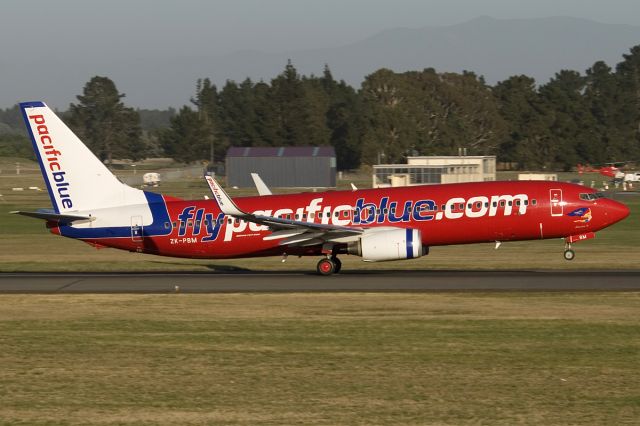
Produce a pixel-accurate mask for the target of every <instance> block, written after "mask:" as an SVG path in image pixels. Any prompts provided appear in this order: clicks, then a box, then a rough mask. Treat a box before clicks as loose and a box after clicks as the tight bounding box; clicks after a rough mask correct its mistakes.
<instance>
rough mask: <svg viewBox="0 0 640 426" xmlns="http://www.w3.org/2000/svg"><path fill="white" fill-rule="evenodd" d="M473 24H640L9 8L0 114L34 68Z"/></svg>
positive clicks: (314, 8) (236, 10)
mask: <svg viewBox="0 0 640 426" xmlns="http://www.w3.org/2000/svg"><path fill="white" fill-rule="evenodd" d="M478 16H491V17H495V18H534V17H549V16H572V17H578V18H586V19H591V20H595V21H599V22H604V23H612V24H633V25H640V1H638V0H609V1H606V2H605V1H602V0H535V1H532V0H526V1H525V0H387V1H383V0H217V1H216V0H210V1H205V0H182V1H173V2H170V1H158V0H156V1H151V0H108V1H104V0H101V1H94V0H56V1H50V0H29V1H18V0H7V1H5V2H3V5H2V8H1V9H0V107H6V106H9V105H12V104H13V103H14V102H15V101H17V100H18V99H6V98H4V97H3V92H8V90H7V89H9V88H12V89H16V87H17V88H20V87H22V86H24V87H25V88H26V87H28V85H29V84H30V82H29V81H27V80H26V79H27V76H28V79H30V80H31V81H33V79H34V76H37V75H39V74H38V73H36V72H35V71H34V68H38V69H42V68H45V69H42V78H43V79H47V70H46V68H47V67H50V68H51V69H54V68H55V70H56V72H57V73H61V74H65V75H67V74H68V75H70V76H71V75H73V73H74V65H75V64H76V63H77V62H78V61H82V62H83V64H84V65H85V67H86V65H87V64H89V72H92V71H95V74H100V71H101V69H103V68H104V66H105V64H110V63H112V62H114V61H116V62H120V63H124V64H126V63H127V62H128V61H135V60H136V58H140V57H157V58H161V57H164V56H167V55H175V56H177V57H189V56H193V55H202V54H208V55H218V54H225V53H231V52H236V51H243V50H257V51H262V52H267V53H269V52H286V51H289V50H298V49H309V48H321V47H337V46H342V45H345V44H349V43H352V42H355V41H358V40H361V39H364V38H366V37H368V36H371V35H373V34H375V33H377V32H379V31H382V30H385V29H391V28H397V27H409V28H420V27H425V26H434V25H451V24H457V23H461V22H465V21H468V20H470V19H473V18H476V17H478ZM47 64H48V65H47ZM3 69H4V71H6V73H5V72H4V71H3ZM25 69H29V70H30V72H28V73H25V72H24V70H25ZM3 74H4V75H5V76H6V78H5V76H3ZM21 76H25V77H24V78H21ZM89 77H90V76H87V78H84V79H83V80H82V83H79V86H81V85H82V84H83V82H86V81H87V80H88V78H89ZM78 78H82V76H78ZM53 79H54V81H49V82H48V84H55V77H54V78H53ZM25 91H27V90H25ZM12 93H13V92H12ZM60 106H63V105H60Z"/></svg>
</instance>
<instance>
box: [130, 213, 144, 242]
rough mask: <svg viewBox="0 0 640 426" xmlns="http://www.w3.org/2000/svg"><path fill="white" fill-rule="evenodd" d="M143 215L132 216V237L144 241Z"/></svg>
mask: <svg viewBox="0 0 640 426" xmlns="http://www.w3.org/2000/svg"><path fill="white" fill-rule="evenodd" d="M142 231H143V227H142V216H131V239H132V240H133V241H138V242H139V241H142V235H143V234H142Z"/></svg>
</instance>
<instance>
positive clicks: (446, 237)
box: [52, 181, 629, 259]
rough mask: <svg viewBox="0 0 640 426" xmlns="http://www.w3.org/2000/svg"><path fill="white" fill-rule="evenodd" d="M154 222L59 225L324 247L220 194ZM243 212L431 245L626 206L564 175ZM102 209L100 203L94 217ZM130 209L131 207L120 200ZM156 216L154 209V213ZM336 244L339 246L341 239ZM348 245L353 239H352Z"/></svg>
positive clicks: (325, 195) (210, 253)
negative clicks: (406, 235) (237, 211)
mask: <svg viewBox="0 0 640 426" xmlns="http://www.w3.org/2000/svg"><path fill="white" fill-rule="evenodd" d="M159 199H160V200H161V201H160V202H159V203H157V204H160V205H156V206H155V208H152V210H154V211H161V212H162V215H161V217H160V215H156V214H155V213H154V223H153V225H151V226H144V227H142V228H141V229H136V230H133V229H132V233H131V234H130V235H126V236H124V235H119V236H116V237H110V236H108V235H101V236H99V237H96V236H95V235H83V234H82V233H75V234H70V233H69V232H67V231H69V230H68V229H65V227H64V226H60V227H57V226H53V227H52V232H54V233H56V234H61V235H65V236H70V237H73V238H79V239H82V240H84V241H86V242H89V243H93V244H98V245H103V246H109V247H115V248H120V249H125V250H131V251H138V252H144V253H151V254H157V255H163V256H174V257H189V258H211V259H214V258H233V257H255V256H270V255H280V254H283V253H287V254H292V255H319V254H321V253H322V251H321V249H322V244H316V245H307V246H305V245H293V246H283V245H281V241H279V240H265V239H264V237H266V236H268V235H270V234H271V231H270V230H268V229H266V227H264V226H260V225H257V224H254V223H247V222H243V221H240V220H237V219H234V218H231V217H227V216H224V215H223V214H222V213H221V212H220V209H219V208H218V205H217V203H216V202H215V201H214V200H197V201H185V200H179V199H176V198H172V197H166V196H163V197H159ZM234 201H235V203H236V204H237V205H238V207H240V208H241V209H242V210H243V211H248V212H258V214H261V215H264V216H277V217H282V218H286V219H293V220H300V221H306V222H314V223H326V224H331V225H338V226H347V227H356V228H361V229H366V228H371V227H381V226H382V227H394V228H410V229H418V230H420V232H421V236H422V244H423V245H424V246H427V247H428V246H438V245H450V244H471V243H480V242H489V241H515V240H535V239H546V238H565V237H572V236H576V237H577V236H581V235H586V234H589V233H593V232H596V231H599V230H600V229H603V228H605V227H607V226H610V225H612V224H613V223H615V222H618V221H620V220H622V219H624V218H625V217H626V216H628V214H629V209H628V208H627V207H626V206H625V205H624V204H621V203H619V202H616V201H613V200H611V199H608V198H601V197H599V196H598V195H597V193H596V192H595V191H594V190H592V189H589V188H586V187H583V186H579V185H574V184H569V183H557V182H535V181H526V182H524V181H523V182H482V183H462V184H448V185H428V186H413V187H402V188H384V189H367V190H357V191H326V192H304V193H297V194H289V195H271V196H254V197H238V198H235V199H234ZM98 214H99V211H96V215H98ZM123 214H126V213H125V208H123ZM156 216H157V217H156ZM337 247H338V252H345V251H344V250H345V248H343V249H342V251H340V244H337ZM345 247H346V245H345Z"/></svg>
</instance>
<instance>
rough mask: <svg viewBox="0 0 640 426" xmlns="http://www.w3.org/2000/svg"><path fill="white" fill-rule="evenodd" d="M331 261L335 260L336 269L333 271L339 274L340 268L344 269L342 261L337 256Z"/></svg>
mask: <svg viewBox="0 0 640 426" xmlns="http://www.w3.org/2000/svg"><path fill="white" fill-rule="evenodd" d="M331 261H332V262H333V264H334V266H335V270H334V271H333V272H335V273H336V274H337V273H338V272H340V269H342V262H341V261H340V259H338V258H337V257H332V258H331Z"/></svg>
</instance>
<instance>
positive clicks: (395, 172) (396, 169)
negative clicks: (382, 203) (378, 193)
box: [373, 155, 496, 188]
mask: <svg viewBox="0 0 640 426" xmlns="http://www.w3.org/2000/svg"><path fill="white" fill-rule="evenodd" d="M494 180H496V157H495V155H486V156H479V155H478V156H474V155H469V156H466V155H465V156H443V157H436V156H433V157H426V156H425V157H408V158H407V164H378V165H375V166H373V187H374V188H386V187H392V186H411V185H428V184H440V183H461V182H486V181H494Z"/></svg>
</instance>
